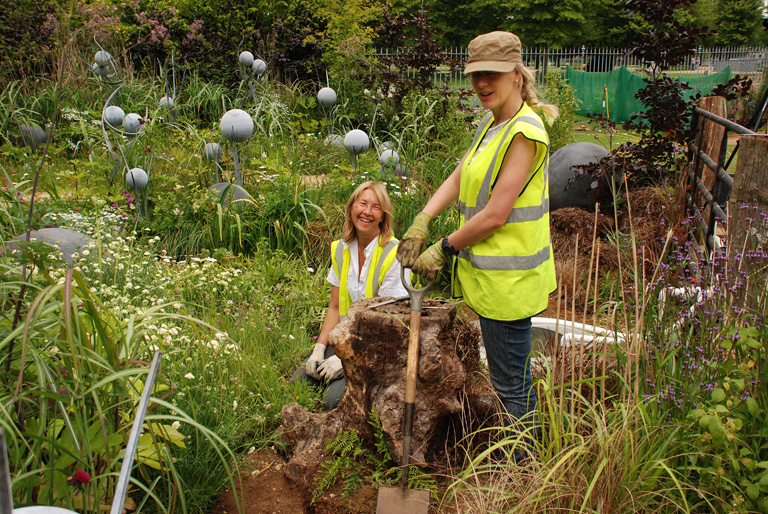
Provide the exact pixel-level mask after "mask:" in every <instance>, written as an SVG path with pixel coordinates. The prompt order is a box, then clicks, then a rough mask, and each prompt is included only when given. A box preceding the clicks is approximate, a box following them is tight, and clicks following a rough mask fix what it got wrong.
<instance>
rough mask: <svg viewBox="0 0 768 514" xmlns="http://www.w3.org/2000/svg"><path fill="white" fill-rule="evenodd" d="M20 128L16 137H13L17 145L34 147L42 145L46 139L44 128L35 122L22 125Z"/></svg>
mask: <svg viewBox="0 0 768 514" xmlns="http://www.w3.org/2000/svg"><path fill="white" fill-rule="evenodd" d="M20 128H21V135H20V136H19V137H18V138H13V139H14V141H16V144H18V145H19V146H28V147H30V148H33V149H34V148H38V147H40V146H43V145H44V144H45V143H46V141H48V134H46V132H45V130H43V129H42V128H40V127H38V126H37V125H35V124H31V125H22V126H21V127H20Z"/></svg>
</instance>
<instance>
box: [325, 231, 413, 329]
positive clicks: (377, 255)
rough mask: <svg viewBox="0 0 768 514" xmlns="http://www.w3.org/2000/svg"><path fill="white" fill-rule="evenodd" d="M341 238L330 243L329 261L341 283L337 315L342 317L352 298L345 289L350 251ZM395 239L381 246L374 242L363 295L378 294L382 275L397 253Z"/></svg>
mask: <svg viewBox="0 0 768 514" xmlns="http://www.w3.org/2000/svg"><path fill="white" fill-rule="evenodd" d="M341 243H342V240H341V239H339V240H338V241H334V242H333V243H331V263H332V264H333V271H335V272H336V276H337V277H339V280H340V281H341V285H340V286H339V315H340V316H342V317H344V316H346V315H347V311H349V306H350V305H351V304H352V298H351V297H350V296H349V290H348V289H347V277H348V276H349V263H350V258H351V257H350V252H349V247H346V248H345V247H344V245H343V244H341ZM397 244H398V240H397V239H394V238H392V239H390V240H389V241H388V242H387V244H386V245H384V246H381V245H380V244H379V243H376V248H375V249H374V250H373V255H372V256H371V265H370V267H369V268H368V277H366V281H365V297H366V298H373V297H374V296H378V295H379V288H380V287H381V283H382V282H383V281H384V276H385V275H386V274H387V271H389V268H391V267H392V263H393V262H394V261H395V256H396V255H397Z"/></svg>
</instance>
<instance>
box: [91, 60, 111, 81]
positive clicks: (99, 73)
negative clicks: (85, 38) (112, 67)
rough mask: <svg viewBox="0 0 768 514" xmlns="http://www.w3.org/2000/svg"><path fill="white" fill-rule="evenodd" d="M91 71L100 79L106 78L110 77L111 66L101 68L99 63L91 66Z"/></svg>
mask: <svg viewBox="0 0 768 514" xmlns="http://www.w3.org/2000/svg"><path fill="white" fill-rule="evenodd" d="M91 69H92V70H93V73H95V74H96V75H97V76H99V77H106V76H107V75H109V66H100V65H99V63H96V62H95V63H93V64H91Z"/></svg>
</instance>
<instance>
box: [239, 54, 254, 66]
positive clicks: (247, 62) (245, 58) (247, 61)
mask: <svg viewBox="0 0 768 514" xmlns="http://www.w3.org/2000/svg"><path fill="white" fill-rule="evenodd" d="M237 60H238V61H239V62H240V64H242V65H243V66H246V67H250V66H251V65H252V64H253V54H252V53H251V52H249V51H248V50H246V51H244V52H240V55H239V56H238V57H237Z"/></svg>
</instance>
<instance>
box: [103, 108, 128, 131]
mask: <svg viewBox="0 0 768 514" xmlns="http://www.w3.org/2000/svg"><path fill="white" fill-rule="evenodd" d="M124 117H125V111H123V110H122V109H121V108H120V107H118V106H117V105H109V106H107V108H106V109H104V121H106V122H107V124H108V125H109V126H111V127H119V126H120V125H122V124H123V118H124Z"/></svg>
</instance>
